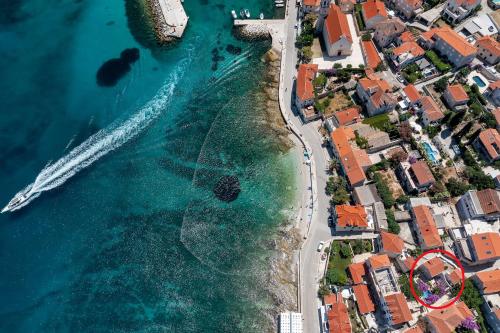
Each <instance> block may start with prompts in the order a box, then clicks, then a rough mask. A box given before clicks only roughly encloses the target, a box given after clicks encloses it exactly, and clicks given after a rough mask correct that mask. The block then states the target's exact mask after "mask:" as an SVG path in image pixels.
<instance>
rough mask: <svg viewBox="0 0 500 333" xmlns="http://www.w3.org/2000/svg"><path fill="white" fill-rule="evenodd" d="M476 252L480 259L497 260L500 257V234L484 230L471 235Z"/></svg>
mask: <svg viewBox="0 0 500 333" xmlns="http://www.w3.org/2000/svg"><path fill="white" fill-rule="evenodd" d="M470 239H471V242H472V245H473V247H474V253H475V254H476V258H477V259H478V260H495V259H498V258H500V234H499V233H498V232H484V233H481V234H474V235H472V236H470Z"/></svg>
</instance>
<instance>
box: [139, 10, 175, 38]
mask: <svg viewBox="0 0 500 333" xmlns="http://www.w3.org/2000/svg"><path fill="white" fill-rule="evenodd" d="M146 4H147V6H148V9H149V13H150V16H151V20H152V21H153V27H154V30H155V35H156V39H157V41H158V43H159V44H166V43H170V42H173V41H176V40H178V38H176V37H174V36H172V35H171V32H172V27H171V26H169V25H168V24H167V22H166V21H165V17H164V16H163V12H162V10H161V6H160V3H159V2H158V1H157V0H146Z"/></svg>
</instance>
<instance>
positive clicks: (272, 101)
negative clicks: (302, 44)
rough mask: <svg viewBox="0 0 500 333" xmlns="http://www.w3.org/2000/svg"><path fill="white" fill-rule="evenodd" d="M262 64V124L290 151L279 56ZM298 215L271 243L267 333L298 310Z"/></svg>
mask: <svg viewBox="0 0 500 333" xmlns="http://www.w3.org/2000/svg"><path fill="white" fill-rule="evenodd" d="M247 38H263V36H262V35H259V36H256V35H252V37H250V36H247ZM262 61H264V62H265V63H266V64H267V67H268V70H267V72H266V77H265V78H264V80H263V82H264V84H263V88H262V90H263V94H264V99H265V122H266V124H265V125H266V127H268V128H269V130H271V131H272V132H273V135H274V136H275V137H277V138H278V139H279V142H280V150H281V151H282V152H289V151H290V149H293V147H294V142H293V141H292V140H291V133H290V131H289V130H288V129H287V128H286V127H285V122H284V120H283V117H282V116H281V112H280V109H279V102H278V89H279V77H280V64H281V57H280V54H278V53H277V52H276V51H274V50H273V49H271V50H269V51H268V52H267V53H266V54H265V55H264V56H263V58H262ZM299 195H300V194H299ZM294 204H295V203H294ZM299 204H300V203H299ZM292 209H295V210H297V207H295V205H294V207H293V208H292ZM297 213H298V212H297V211H293V212H290V216H289V217H287V220H286V221H284V222H283V223H282V225H281V226H280V227H279V229H278V231H277V233H276V236H275V238H274V239H273V240H272V243H271V244H270V250H271V251H272V252H273V255H272V257H271V258H270V259H269V270H268V272H267V276H266V277H265V286H266V287H265V288H266V290H267V291H268V293H269V295H270V297H271V299H272V303H273V305H274V306H273V307H272V308H271V309H269V311H268V312H267V313H266V314H265V315H266V317H267V319H268V320H269V322H271V323H272V327H271V328H270V329H269V332H276V331H277V318H278V315H279V314H280V312H285V311H298V299H297V294H298V289H297V276H298V272H297V269H298V267H297V262H298V250H299V249H300V245H301V242H302V237H301V233H300V230H299V229H298V226H296V225H295V221H296V214H297Z"/></svg>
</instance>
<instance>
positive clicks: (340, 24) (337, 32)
mask: <svg viewBox="0 0 500 333" xmlns="http://www.w3.org/2000/svg"><path fill="white" fill-rule="evenodd" d="M325 28H326V32H327V33H328V39H329V42H330V44H333V43H335V42H337V41H338V40H339V39H341V38H342V37H345V38H346V39H347V40H348V41H349V42H351V43H352V36H351V30H349V24H348V23H347V16H346V14H344V13H343V12H342V11H341V10H340V8H339V6H337V5H334V4H331V5H330V8H329V9H328V16H327V17H326V20H325Z"/></svg>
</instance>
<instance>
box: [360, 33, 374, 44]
mask: <svg viewBox="0 0 500 333" xmlns="http://www.w3.org/2000/svg"><path fill="white" fill-rule="evenodd" d="M361 40H363V41H365V42H366V41H369V40H372V35H371V34H370V33H369V32H365V33H364V34H363V35H361Z"/></svg>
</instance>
